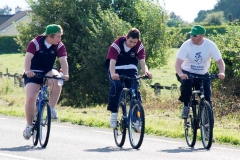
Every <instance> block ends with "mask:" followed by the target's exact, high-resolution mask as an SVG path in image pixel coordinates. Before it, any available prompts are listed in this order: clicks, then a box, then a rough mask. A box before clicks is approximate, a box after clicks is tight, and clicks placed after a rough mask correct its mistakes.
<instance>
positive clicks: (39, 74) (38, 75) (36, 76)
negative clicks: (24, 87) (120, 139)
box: [23, 73, 65, 80]
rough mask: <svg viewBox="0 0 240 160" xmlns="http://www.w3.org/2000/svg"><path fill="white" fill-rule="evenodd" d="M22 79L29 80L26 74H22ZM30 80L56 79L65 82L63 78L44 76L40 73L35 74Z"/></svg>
mask: <svg viewBox="0 0 240 160" xmlns="http://www.w3.org/2000/svg"><path fill="white" fill-rule="evenodd" d="M23 78H29V77H27V75H26V74H23ZM31 78H52V79H57V80H65V79H64V78H62V77H58V75H53V76H45V75H43V74H41V73H35V75H34V76H33V77H31Z"/></svg>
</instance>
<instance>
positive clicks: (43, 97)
mask: <svg viewBox="0 0 240 160" xmlns="http://www.w3.org/2000/svg"><path fill="white" fill-rule="evenodd" d="M45 82H46V78H45V79H44V83H43V85H42V86H41V87H40V90H39V93H38V99H37V107H38V108H37V109H38V114H41V111H42V104H43V102H48V94H47V85H46V84H45ZM40 120H41V119H40Z"/></svg>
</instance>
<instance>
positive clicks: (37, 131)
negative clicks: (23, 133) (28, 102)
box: [25, 73, 64, 148]
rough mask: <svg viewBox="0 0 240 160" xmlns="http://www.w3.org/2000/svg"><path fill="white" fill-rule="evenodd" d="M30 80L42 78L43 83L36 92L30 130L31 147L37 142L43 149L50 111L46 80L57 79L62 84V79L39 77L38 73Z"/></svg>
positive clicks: (46, 138)
mask: <svg viewBox="0 0 240 160" xmlns="http://www.w3.org/2000/svg"><path fill="white" fill-rule="evenodd" d="M25 76H26V75H25ZM32 78H43V83H42V84H41V86H40V90H39V92H38V98H37V101H36V107H37V108H36V109H37V110H36V113H35V115H34V117H33V122H32V124H33V128H32V133H31V134H32V139H33V145H34V146H36V145H37V144H38V141H39V142H40V145H41V147H42V148H45V147H46V146H47V144H48V140H49V135H50V129H51V110H50V105H49V99H48V97H49V96H48V90H47V85H46V82H47V80H48V79H57V80H58V81H62V82H63V81H64V79H63V78H61V77H57V76H55V75H54V76H44V75H41V74H40V73H36V74H35V76H34V77H32ZM62 82H60V83H62ZM62 84H63V83H62ZM62 84H61V85H62ZM44 129H45V131H44Z"/></svg>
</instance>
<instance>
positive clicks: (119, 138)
mask: <svg viewBox="0 0 240 160" xmlns="http://www.w3.org/2000/svg"><path fill="white" fill-rule="evenodd" d="M123 110H124V106H123V104H122V103H120V104H119V108H118V117H117V128H114V129H113V134H114V140H115V143H116V145H117V146H118V147H122V146H123V145H124V142H125V138H126V127H127V124H126V123H125V119H124V114H123V113H124V112H123Z"/></svg>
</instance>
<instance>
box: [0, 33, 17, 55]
mask: <svg viewBox="0 0 240 160" xmlns="http://www.w3.org/2000/svg"><path fill="white" fill-rule="evenodd" d="M14 38H16V36H0V54H1V53H18V52H20V46H19V45H18V44H17V42H16V41H15V40H14Z"/></svg>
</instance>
